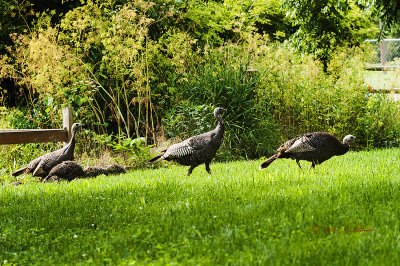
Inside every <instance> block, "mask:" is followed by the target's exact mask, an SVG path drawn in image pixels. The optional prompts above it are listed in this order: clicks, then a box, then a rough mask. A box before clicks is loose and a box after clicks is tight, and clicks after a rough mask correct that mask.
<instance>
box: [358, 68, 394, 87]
mask: <svg viewBox="0 0 400 266" xmlns="http://www.w3.org/2000/svg"><path fill="white" fill-rule="evenodd" d="M365 83H366V84H367V85H369V86H371V87H372V88H374V89H395V88H400V72H399V71H365Z"/></svg>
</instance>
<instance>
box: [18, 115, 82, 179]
mask: <svg viewBox="0 0 400 266" xmlns="http://www.w3.org/2000/svg"><path fill="white" fill-rule="evenodd" d="M81 126H83V125H82V124H79V123H74V124H73V125H72V128H71V131H72V137H71V140H70V141H69V143H68V144H67V145H66V146H65V147H63V148H61V149H59V150H56V151H53V152H50V153H46V154H44V155H42V156H40V157H38V158H36V159H34V160H32V161H31V162H30V163H29V164H28V165H27V166H25V167H23V168H21V169H18V170H17V171H15V172H14V173H12V176H18V175H20V174H23V173H25V174H27V173H32V175H33V176H39V177H42V178H43V177H45V176H47V175H48V174H49V172H50V170H51V169H52V168H53V167H54V166H56V165H57V164H59V163H61V162H63V161H71V160H73V159H74V149H75V135H76V132H77V130H78V129H79V128H80V127H81Z"/></svg>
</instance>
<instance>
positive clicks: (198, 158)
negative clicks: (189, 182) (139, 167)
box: [149, 107, 225, 176]
mask: <svg viewBox="0 0 400 266" xmlns="http://www.w3.org/2000/svg"><path fill="white" fill-rule="evenodd" d="M223 111H225V109H224V108H222V107H217V108H215V109H214V116H215V118H216V119H217V121H218V124H217V126H216V128H215V129H214V130H211V131H209V132H207V133H203V134H201V135H197V136H193V137H191V138H188V139H186V140H184V141H182V142H180V143H176V144H174V145H172V146H171V147H169V148H168V149H166V150H163V151H162V154H160V155H157V156H156V157H154V158H152V159H151V160H149V162H156V161H160V160H167V161H175V162H177V163H179V164H182V165H188V166H190V168H189V171H188V173H187V175H188V176H189V175H190V174H191V173H192V171H193V169H194V168H195V167H197V166H199V165H200V164H203V163H204V164H205V166H206V171H207V172H208V173H209V174H211V170H210V163H211V160H212V159H213V158H214V156H215V154H216V153H217V150H218V148H219V146H220V145H221V142H222V137H223V135H224V130H225V124H224V121H222V117H221V114H222V113H223Z"/></svg>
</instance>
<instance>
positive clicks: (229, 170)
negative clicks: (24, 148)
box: [0, 149, 400, 265]
mask: <svg viewBox="0 0 400 266" xmlns="http://www.w3.org/2000/svg"><path fill="white" fill-rule="evenodd" d="M399 159H400V150H399V149H387V150H374V151H369V152H357V153H355V152H349V153H347V154H346V155H344V156H340V157H334V158H332V159H331V160H329V161H327V162H324V163H323V164H322V165H320V166H318V167H317V168H316V169H315V170H313V171H308V170H304V171H301V170H299V169H298V166H297V165H296V163H295V162H294V161H291V160H277V161H275V162H274V163H273V164H272V165H271V166H270V167H269V168H267V169H265V170H264V171H259V170H258V165H259V163H261V161H262V160H257V161H246V162H232V163H224V164H222V163H217V164H213V165H212V166H211V167H212V169H213V174H212V175H211V176H210V175H208V174H207V173H206V171H205V170H204V169H201V168H200V167H198V168H196V169H195V171H194V173H193V174H192V176H191V177H189V178H187V177H186V176H185V173H186V171H187V168H186V167H181V166H172V167H169V168H161V169H157V170H143V171H135V172H130V173H128V174H125V175H121V176H112V177H104V176H100V177H98V178H96V179H87V180H77V181H73V182H70V183H60V184H37V183H29V184H26V185H22V186H18V187H6V186H4V187H1V188H0V192H1V193H0V214H1V217H6V219H1V220H0V230H1V235H0V257H1V258H2V260H3V261H7V262H8V263H11V264H12V263H16V264H31V265H32V264H33V265H39V264H40V265H43V264H70V263H94V264H129V263H138V264H147V263H150V264H166V263H167V264H202V265H210V264H233V265H239V264H301V265H304V264H321V265H327V264H329V265H332V264H334V265H335V264H337V265H339V264H340V265H343V264H355V265H376V264H386V265H395V264H398V263H399V262H400V256H399V254H398V249H399V247H400V246H399V242H398V238H399V237H400V234H399V230H398V228H399V226H400V219H399V218H400V211H399V209H400V208H399V207H400V206H399V205H400V201H399V200H398V199H399V197H400V192H399V191H400V183H399V180H398V176H399V175H400V172H399V171H400V169H399V167H397V162H398V161H399ZM306 164H308V163H305V162H303V165H304V166H306ZM365 230H370V231H365Z"/></svg>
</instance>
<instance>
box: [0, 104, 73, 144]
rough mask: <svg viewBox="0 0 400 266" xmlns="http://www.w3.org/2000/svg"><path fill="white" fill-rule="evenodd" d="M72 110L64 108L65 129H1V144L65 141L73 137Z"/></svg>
mask: <svg viewBox="0 0 400 266" xmlns="http://www.w3.org/2000/svg"><path fill="white" fill-rule="evenodd" d="M72 124H73V112H72V108H70V107H65V108H63V129H0V144H21V143H39V142H51V141H63V142H64V145H65V144H66V143H67V142H68V140H69V139H70V137H71V127H72Z"/></svg>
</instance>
